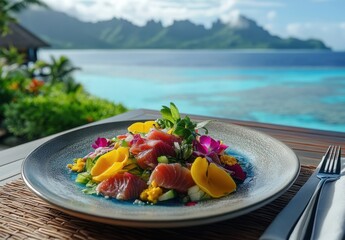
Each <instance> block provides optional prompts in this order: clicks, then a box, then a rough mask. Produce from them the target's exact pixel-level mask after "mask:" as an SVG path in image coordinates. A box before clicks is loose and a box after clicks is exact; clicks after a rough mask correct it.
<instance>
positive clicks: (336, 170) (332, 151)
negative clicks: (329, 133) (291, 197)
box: [289, 145, 341, 239]
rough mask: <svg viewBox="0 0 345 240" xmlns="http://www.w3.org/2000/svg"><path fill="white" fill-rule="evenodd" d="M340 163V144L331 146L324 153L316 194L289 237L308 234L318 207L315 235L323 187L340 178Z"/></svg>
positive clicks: (318, 174)
mask: <svg viewBox="0 0 345 240" xmlns="http://www.w3.org/2000/svg"><path fill="white" fill-rule="evenodd" d="M340 165H341V148H340V146H333V145H331V146H329V148H328V150H327V152H326V154H325V155H324V157H323V159H322V162H321V166H320V169H319V172H318V173H317V177H318V178H320V182H319V183H318V185H317V187H316V189H315V191H314V194H313V195H312V197H311V199H310V200H309V202H308V204H307V206H306V208H305V210H304V212H303V214H302V216H301V217H300V218H299V220H298V222H297V224H296V226H295V228H294V230H293V231H292V233H291V235H290V238H289V239H303V238H304V236H305V235H306V232H307V229H308V226H309V224H308V223H309V222H310V221H311V217H312V212H313V210H314V209H315V208H314V207H316V211H315V216H314V221H313V228H312V234H311V238H313V235H314V225H315V219H316V217H317V212H318V211H317V208H318V199H319V196H320V191H321V190H322V187H323V186H324V185H325V183H327V182H331V181H335V180H338V179H339V178H340Z"/></svg>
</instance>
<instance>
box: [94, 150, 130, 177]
mask: <svg viewBox="0 0 345 240" xmlns="http://www.w3.org/2000/svg"><path fill="white" fill-rule="evenodd" d="M128 156H129V149H128V148H127V147H119V148H118V149H115V150H112V151H110V152H108V153H106V154H104V155H102V156H101V157H100V158H99V159H98V160H97V162H96V164H95V166H93V168H92V169H91V171H90V173H91V175H92V179H93V180H94V181H96V182H101V181H103V180H105V179H108V178H110V177H112V176H114V175H115V174H116V173H118V172H119V171H121V170H122V169H123V168H124V167H125V166H126V165H127V161H128Z"/></svg>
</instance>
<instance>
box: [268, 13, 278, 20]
mask: <svg viewBox="0 0 345 240" xmlns="http://www.w3.org/2000/svg"><path fill="white" fill-rule="evenodd" d="M276 16H277V12H276V11H269V12H268V13H267V15H266V17H267V19H268V20H270V21H272V20H274V19H275V18H276Z"/></svg>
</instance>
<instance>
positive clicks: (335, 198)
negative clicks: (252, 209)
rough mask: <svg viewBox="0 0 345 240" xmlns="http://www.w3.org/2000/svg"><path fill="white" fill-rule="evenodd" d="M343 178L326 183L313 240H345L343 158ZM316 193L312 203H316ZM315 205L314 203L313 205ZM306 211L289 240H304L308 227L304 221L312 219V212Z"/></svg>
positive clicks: (344, 175) (344, 165) (344, 169)
mask: <svg viewBox="0 0 345 240" xmlns="http://www.w3.org/2000/svg"><path fill="white" fill-rule="evenodd" d="M341 169H342V171H341V177H340V179H338V180H337V181H333V182H326V183H325V185H324V187H323V188H322V191H321V194H320V199H319V210H318V212H317V217H316V219H317V221H316V222H315V230H314V231H315V232H314V236H313V238H312V239H317V240H323V239H325V240H338V239H339V240H342V239H345V235H344V234H345V158H342V164H341ZM314 196H316V194H315V193H314V195H313V197H312V198H311V199H312V200H311V202H314V201H315V199H316V198H314ZM312 204H313V203H312ZM309 210H310V211H304V213H303V215H302V216H301V218H300V221H299V222H298V223H297V224H296V226H295V228H294V230H293V232H292V233H291V235H290V237H289V240H299V239H301V238H303V236H304V232H305V231H306V228H307V225H306V224H305V223H303V221H304V220H302V219H310V217H311V210H312V209H309Z"/></svg>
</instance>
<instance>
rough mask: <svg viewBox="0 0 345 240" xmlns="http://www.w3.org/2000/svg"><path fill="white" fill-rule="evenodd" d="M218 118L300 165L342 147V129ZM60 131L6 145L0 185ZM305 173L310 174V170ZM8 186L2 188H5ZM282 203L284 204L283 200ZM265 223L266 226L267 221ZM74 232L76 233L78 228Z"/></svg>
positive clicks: (140, 115) (147, 113)
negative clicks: (283, 148) (277, 145)
mask: <svg viewBox="0 0 345 240" xmlns="http://www.w3.org/2000/svg"><path fill="white" fill-rule="evenodd" d="M189 116H190V117H191V118H192V119H193V120H202V119H210V117H203V116H194V115H189ZM158 117H160V113H159V112H158V111H152V110H146V109H138V110H133V111H129V112H127V113H124V114H121V115H117V116H114V117H111V118H108V119H105V120H102V121H99V122H95V123H92V124H88V125H85V126H90V125H94V124H100V123H104V122H112V121H123V120H139V119H157V118H158ZM213 119H214V118H213ZM219 120H221V121H223V122H228V123H232V124H237V125H241V126H245V127H248V128H252V129H255V130H258V131H261V132H263V133H266V134H268V135H271V136H272V137H274V138H276V139H278V140H280V141H282V142H284V143H285V144H286V145H287V146H289V147H290V148H291V149H293V151H294V152H295V153H296V154H297V156H298V157H299V159H300V161H301V165H303V166H306V165H311V166H316V165H317V164H318V163H319V162H320V160H321V157H322V156H323V154H324V153H325V151H326V150H327V148H328V146H329V145H330V144H336V145H340V146H342V148H343V149H345V133H341V132H331V131H319V130H312V129H305V128H296V127H287V126H281V125H273V124H264V123H257V122H248V121H238V120H231V119H219ZM85 126H82V127H85ZM82 127H79V128H82ZM77 129H78V128H77ZM70 131H71V130H70ZM66 132H68V131H66ZM63 133H65V132H63ZM63 133H59V134H55V135H53V136H49V137H45V138H42V139H39V140H35V141H32V142H29V143H25V144H22V145H19V146H17V147H13V148H9V149H6V150H2V151H0V186H3V187H6V186H7V187H8V186H10V187H11V188H8V189H12V188H13V185H11V182H12V183H13V181H14V180H17V179H20V172H21V165H22V163H23V161H24V159H25V157H26V156H27V155H28V154H29V153H30V152H31V151H32V150H34V149H35V148H36V147H38V146H39V145H41V144H42V143H44V142H45V141H47V140H49V139H51V138H54V137H56V136H58V135H60V134H63ZM308 176H310V174H309V175H308ZM306 179H307V178H306ZM306 179H305V180H304V182H305V181H306ZM16 184H17V185H19V183H15V184H14V186H17V185H16ZM301 184H303V183H301ZM8 189H7V190H6V191H8ZM297 190H298V189H295V190H294V191H295V192H294V193H296V191H297ZM6 191H5V190H3V192H2V194H5V193H6ZM0 194H1V192H0ZM28 194H29V192H28ZM0 196H1V195H0ZM19 197H20V195H19ZM290 198H291V196H290ZM3 199H5V198H3ZM3 201H5V200H3ZM13 201H15V200H13ZM285 201H288V200H285ZM1 204H2V202H1V198H0V206H1ZM10 204H13V203H10ZM21 204H24V203H21ZM40 204H42V203H40ZM284 204H286V202H285V203H284ZM17 205H18V204H14V205H13V206H16V207H18V206H17ZM10 206H12V205H10ZM21 206H22V205H21ZM46 207H49V206H46ZM7 208H8V206H7ZM21 211H22V210H21ZM6 216H7V215H6ZM6 216H5V215H4V216H1V215H0V220H1V219H4V218H6ZM63 216H64V217H65V218H68V216H65V215H63ZM60 218H61V217H60ZM72 219H73V218H72ZM74 221H77V220H74ZM269 221H272V216H271V217H270V219H267V222H268V223H269ZM64 223H66V219H65V220H64ZM4 226H5V225H1V221H0V233H1V232H2V231H4V232H5V233H6V234H8V236H10V237H14V236H15V235H11V233H9V231H10V230H8V229H12V228H14V227H13V226H12V228H5V227H4ZM28 226H29V225H28ZM265 226H267V224H266V225H265ZM2 227H4V228H2ZM60 228H61V226H60ZM110 228H111V227H110ZM6 229H7V230H6ZM40 229H42V228H40ZM121 229H122V228H121ZM30 231H31V230H28V232H30ZM184 231H187V232H188V230H184ZM77 232H78V233H79V234H80V231H79V230H78V231H77ZM46 234H47V233H46ZM73 234H75V233H73ZM184 234H186V233H185V232H184ZM48 235H49V234H48ZM187 235H188V234H187ZM187 235H185V236H187ZM4 236H6V235H4ZM25 236H27V235H25ZM38 236H39V235H38ZM42 236H43V235H42ZM177 236H178V235H177ZM205 236H206V235H205ZM234 236H235V235H234ZM2 237H3V236H1V234H0V238H2ZM43 237H44V236H43ZM64 237H66V236H64ZM79 237H80V236H79ZM242 237H243V236H242ZM19 238H20V237H19Z"/></svg>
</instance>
